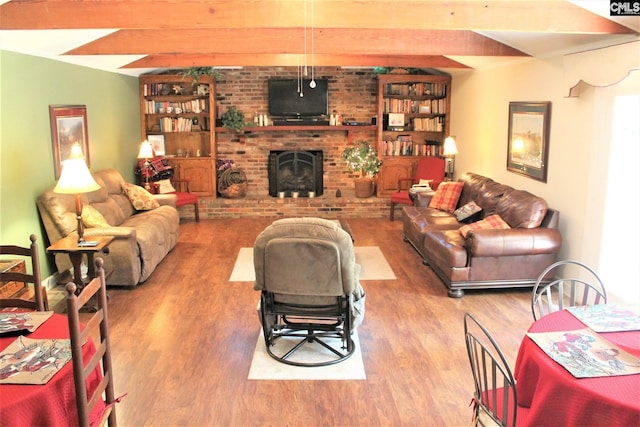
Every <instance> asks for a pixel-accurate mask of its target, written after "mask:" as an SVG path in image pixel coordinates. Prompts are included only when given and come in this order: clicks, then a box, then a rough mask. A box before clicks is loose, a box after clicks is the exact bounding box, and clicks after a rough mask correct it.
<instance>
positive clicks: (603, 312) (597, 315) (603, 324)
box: [567, 304, 640, 332]
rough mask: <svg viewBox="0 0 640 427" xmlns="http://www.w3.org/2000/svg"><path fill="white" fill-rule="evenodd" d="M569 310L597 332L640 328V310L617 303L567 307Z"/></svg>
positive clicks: (636, 329)
mask: <svg viewBox="0 0 640 427" xmlns="http://www.w3.org/2000/svg"><path fill="white" fill-rule="evenodd" d="M567 311H568V312H569V313H571V314H573V315H574V316H575V317H576V318H577V319H578V320H580V321H581V322H582V323H584V324H585V325H586V326H588V327H589V328H591V329H592V330H594V331H596V332H619V331H638V330H640V312H638V311H637V310H634V309H633V308H630V307H623V306H619V305H615V304H596V305H584V306H578V307H567Z"/></svg>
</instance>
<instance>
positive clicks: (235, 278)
mask: <svg viewBox="0 0 640 427" xmlns="http://www.w3.org/2000/svg"><path fill="white" fill-rule="evenodd" d="M355 253H356V262H357V263H358V264H360V266H361V267H362V270H361V271H360V280H395V279H396V275H395V274H394V273H393V270H392V269H391V266H390V265H389V263H388V262H387V259H386V258H385V257H384V255H383V254H382V251H380V248H379V247H377V246H356V247H355ZM255 280H256V273H255V270H254V268H253V248H240V252H239V253H238V258H237V259H236V263H235V265H234V266H233V271H232V272H231V277H229V281H230V282H253V281H255Z"/></svg>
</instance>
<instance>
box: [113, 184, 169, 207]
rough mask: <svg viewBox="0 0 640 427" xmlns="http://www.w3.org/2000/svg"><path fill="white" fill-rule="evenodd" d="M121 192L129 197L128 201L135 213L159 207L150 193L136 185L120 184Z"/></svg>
mask: <svg viewBox="0 0 640 427" xmlns="http://www.w3.org/2000/svg"><path fill="white" fill-rule="evenodd" d="M122 190H123V191H124V192H125V194H126V195H127V197H129V201H130V202H131V204H132V205H133V208H134V209H135V210H137V211H149V210H152V209H157V208H159V207H160V204H159V203H158V201H157V200H156V199H154V197H153V196H152V195H151V193H149V192H148V191H147V190H145V189H144V188H142V187H140V186H138V185H134V184H130V183H128V182H125V183H123V184H122Z"/></svg>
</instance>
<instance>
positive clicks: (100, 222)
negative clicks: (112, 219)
mask: <svg viewBox="0 0 640 427" xmlns="http://www.w3.org/2000/svg"><path fill="white" fill-rule="evenodd" d="M82 223H83V224H84V226H85V227H89V228H104V227H110V225H109V223H108V222H107V220H106V219H104V217H103V216H102V214H101V213H100V212H99V211H98V210H97V209H96V208H94V207H93V206H91V205H84V206H82Z"/></svg>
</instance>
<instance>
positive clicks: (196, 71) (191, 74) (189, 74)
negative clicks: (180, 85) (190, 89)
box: [180, 67, 222, 86]
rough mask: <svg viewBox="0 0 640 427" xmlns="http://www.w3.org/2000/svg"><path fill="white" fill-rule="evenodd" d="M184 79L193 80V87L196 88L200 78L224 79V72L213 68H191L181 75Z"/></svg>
mask: <svg viewBox="0 0 640 427" xmlns="http://www.w3.org/2000/svg"><path fill="white" fill-rule="evenodd" d="M180 75H181V76H182V78H183V79H185V80H187V79H191V85H192V86H195V85H196V84H197V83H198V80H200V76H203V75H206V76H211V77H213V78H214V79H216V80H220V79H222V72H221V71H220V70H218V69H216V68H213V67H191V68H187V69H186V70H184V71H182V72H181V73H180Z"/></svg>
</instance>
